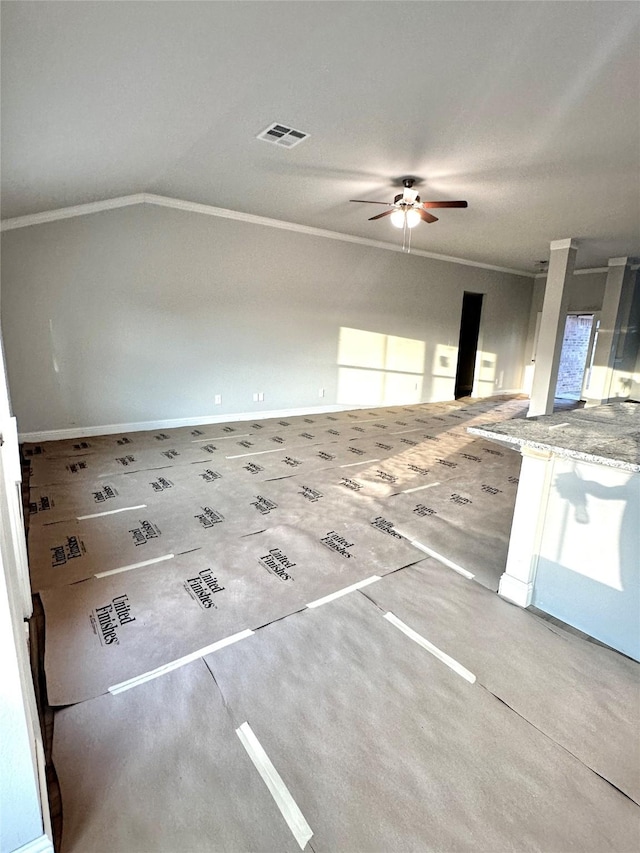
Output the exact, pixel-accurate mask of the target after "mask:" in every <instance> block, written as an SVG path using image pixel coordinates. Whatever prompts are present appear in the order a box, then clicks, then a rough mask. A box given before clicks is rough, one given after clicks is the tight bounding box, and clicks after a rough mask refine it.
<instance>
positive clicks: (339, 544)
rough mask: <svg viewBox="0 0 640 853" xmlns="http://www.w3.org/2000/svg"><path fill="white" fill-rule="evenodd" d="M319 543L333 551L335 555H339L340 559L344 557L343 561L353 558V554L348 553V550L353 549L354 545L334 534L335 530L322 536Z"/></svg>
mask: <svg viewBox="0 0 640 853" xmlns="http://www.w3.org/2000/svg"><path fill="white" fill-rule="evenodd" d="M320 542H321V543H322V544H323V545H324V546H325V547H326V548H329V549H330V550H331V551H334V552H335V553H336V554H340V556H341V557H344V558H345V560H350V559H351V557H355V554H352V553H351V552H350V551H349V548H353V545H354V543H353V542H349V541H348V540H347V539H345V538H344V536H340V534H339V533H336V531H335V530H330V531H329V532H328V533H327V535H326V536H323V537H322V539H320Z"/></svg>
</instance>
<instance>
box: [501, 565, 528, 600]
mask: <svg viewBox="0 0 640 853" xmlns="http://www.w3.org/2000/svg"><path fill="white" fill-rule="evenodd" d="M498 595H499V596H500V597H501V598H504V599H506V600H507V601H510V602H511V603H512V604H517V605H518V606H519V607H528V606H529V605H530V604H531V600H532V598H533V581H530V582H529V583H526V582H525V581H521V580H519V579H518V578H514V577H513V575H508V574H507V573H506V572H505V573H504V574H503V575H502V577H501V578H500V585H499V586H498Z"/></svg>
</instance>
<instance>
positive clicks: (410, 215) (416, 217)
mask: <svg viewBox="0 0 640 853" xmlns="http://www.w3.org/2000/svg"><path fill="white" fill-rule="evenodd" d="M405 216H406V218H407V228H415V227H416V225H418V223H419V222H420V221H421V219H422V217H421V216H420V213H419V211H418V210H416V208H415V207H410V208H409V210H407V211H405Z"/></svg>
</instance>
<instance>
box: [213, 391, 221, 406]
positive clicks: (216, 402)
mask: <svg viewBox="0 0 640 853" xmlns="http://www.w3.org/2000/svg"><path fill="white" fill-rule="evenodd" d="M213 403H214V405H215V406H219V405H220V403H222V394H216V395H215V397H214V398H213Z"/></svg>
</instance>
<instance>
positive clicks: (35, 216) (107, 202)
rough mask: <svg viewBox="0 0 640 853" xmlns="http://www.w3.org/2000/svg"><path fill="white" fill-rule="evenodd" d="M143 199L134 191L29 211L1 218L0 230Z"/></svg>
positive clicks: (123, 204) (96, 210) (120, 205)
mask: <svg viewBox="0 0 640 853" xmlns="http://www.w3.org/2000/svg"><path fill="white" fill-rule="evenodd" d="M144 200H145V196H144V193H136V195H124V196H119V197H118V198H106V199H104V200H103V201H92V202H89V203H88V204H75V205H73V206H72V207H61V208H58V209H57V210H44V211H43V212H42V213H29V214H28V215H27V216H15V217H14V218H13V219H3V220H2V222H0V231H13V230H14V229H15V228H28V227H29V226H30V225H44V224H45V223H47V222H57V220H58V219H72V218H73V217H75V216H88V215H89V214H90V213H100V212H101V211H103V210H115V209H116V208H119V207H129V206H131V205H132V204H143V203H144Z"/></svg>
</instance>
